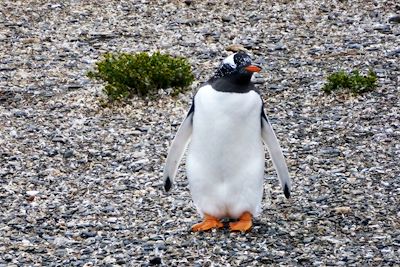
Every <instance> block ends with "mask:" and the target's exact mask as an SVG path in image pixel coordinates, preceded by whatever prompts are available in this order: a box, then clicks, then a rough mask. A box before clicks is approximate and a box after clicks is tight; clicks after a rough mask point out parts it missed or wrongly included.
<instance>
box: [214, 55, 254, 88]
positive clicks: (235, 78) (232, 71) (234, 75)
mask: <svg viewBox="0 0 400 267" xmlns="http://www.w3.org/2000/svg"><path fill="white" fill-rule="evenodd" d="M260 70H261V68H260V67H258V66H255V65H252V64H251V58H250V56H249V55H248V54H246V53H245V52H237V53H235V54H232V55H230V56H228V57H226V58H225V59H224V60H223V61H222V63H221V65H220V66H219V68H218V70H217V72H216V73H215V75H214V76H213V78H212V80H216V79H219V78H223V79H229V80H230V81H232V82H233V83H237V84H249V83H250V79H251V76H252V75H253V73H254V72H259V71H260Z"/></svg>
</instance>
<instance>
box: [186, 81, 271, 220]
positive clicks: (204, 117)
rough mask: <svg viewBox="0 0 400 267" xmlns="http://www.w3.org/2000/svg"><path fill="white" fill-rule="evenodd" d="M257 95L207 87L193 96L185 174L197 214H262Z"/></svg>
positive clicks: (260, 148)
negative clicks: (190, 133)
mask: <svg viewBox="0 0 400 267" xmlns="http://www.w3.org/2000/svg"><path fill="white" fill-rule="evenodd" d="M261 108H262V102H261V99H260V96H259V95H258V94H257V93H256V92H255V91H249V92H247V93H226V92H219V91H216V90H214V89H213V88H212V87H211V86H210V85H207V86H204V87H202V88H200V89H199V91H198V92H197V94H196V96H195V112H194V115H193V133H192V138H191V142H190V144H189V148H188V153H187V162H186V169H187V176H188V179H189V186H190V191H191V194H192V198H193V202H194V204H195V205H196V207H197V210H198V212H199V213H200V214H201V215H204V213H206V214H208V215H212V216H214V217H217V218H224V217H228V218H235V219H236V218H239V217H240V216H241V215H242V214H243V212H246V211H247V212H250V213H251V214H252V215H253V216H257V214H258V213H259V212H260V210H261V200H262V194H263V177H264V147H263V143H262V140H261V121H260V120H261V119H260V116H261V115H260V114H261Z"/></svg>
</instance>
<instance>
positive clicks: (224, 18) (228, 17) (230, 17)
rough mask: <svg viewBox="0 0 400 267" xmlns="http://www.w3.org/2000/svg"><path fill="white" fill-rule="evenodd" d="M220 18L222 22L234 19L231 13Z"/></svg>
mask: <svg viewBox="0 0 400 267" xmlns="http://www.w3.org/2000/svg"><path fill="white" fill-rule="evenodd" d="M221 19H222V21H223V22H232V21H234V20H235V17H234V16H232V15H228V16H222V18H221Z"/></svg>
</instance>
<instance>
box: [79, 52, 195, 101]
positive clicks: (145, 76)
mask: <svg viewBox="0 0 400 267" xmlns="http://www.w3.org/2000/svg"><path fill="white" fill-rule="evenodd" d="M87 76H88V77H89V78H92V79H99V80H103V81H104V82H106V85H105V87H104V92H105V93H106V94H107V96H108V97H109V99H111V100H117V99H123V98H127V97H132V96H133V95H135V94H137V95H139V96H141V97H144V96H154V95H155V94H156V93H157V92H158V90H159V89H166V88H173V91H172V94H178V93H179V92H183V91H184V90H185V89H186V88H188V86H189V85H190V84H191V83H192V82H193V80H194V76H193V73H192V71H191V67H190V64H189V63H188V61H187V60H186V59H185V58H174V57H172V56H170V55H166V54H161V53H160V52H156V53H154V54H152V55H151V56H149V55H148V54H147V53H145V52H142V53H137V54H127V53H121V54H111V53H108V54H105V55H104V58H103V59H102V60H100V61H98V62H96V66H95V69H94V71H89V72H88V73H87Z"/></svg>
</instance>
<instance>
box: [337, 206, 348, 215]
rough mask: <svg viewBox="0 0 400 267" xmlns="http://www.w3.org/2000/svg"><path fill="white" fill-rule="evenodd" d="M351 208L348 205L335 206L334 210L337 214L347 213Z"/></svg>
mask: <svg viewBox="0 0 400 267" xmlns="http://www.w3.org/2000/svg"><path fill="white" fill-rule="evenodd" d="M350 211H351V208H350V207H336V208H335V212H336V213H337V214H348V213H350Z"/></svg>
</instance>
